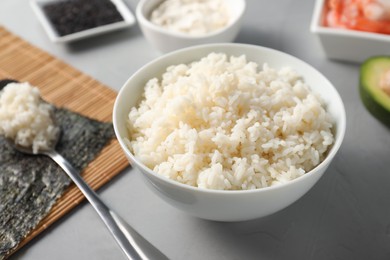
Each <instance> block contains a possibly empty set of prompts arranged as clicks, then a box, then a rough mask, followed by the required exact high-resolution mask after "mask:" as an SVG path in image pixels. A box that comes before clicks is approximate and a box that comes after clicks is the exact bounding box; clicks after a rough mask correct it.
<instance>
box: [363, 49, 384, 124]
mask: <svg viewBox="0 0 390 260" xmlns="http://www.w3.org/2000/svg"><path fill="white" fill-rule="evenodd" d="M389 76H390V56H378V57H372V58H369V59H368V60H366V61H365V62H364V63H363V64H362V65H361V67H360V88H359V89H360V97H361V99H362V101H363V104H364V105H365V107H366V108H367V110H368V111H369V112H370V113H371V114H372V115H373V116H375V117H376V118H377V119H378V120H380V121H381V122H383V123H384V124H385V125H387V126H388V127H390V92H389V91H388V87H390V86H384V84H389V85H390V77H389ZM385 88H386V89H387V90H386V91H385V90H384V89H385Z"/></svg>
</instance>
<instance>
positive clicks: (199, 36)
mask: <svg viewBox="0 0 390 260" xmlns="http://www.w3.org/2000/svg"><path fill="white" fill-rule="evenodd" d="M210 1H211V2H212V1H214V2H215V1H219V0H210ZM164 2H165V1H163V0H141V1H140V2H139V3H138V5H137V9H136V17H137V20H138V22H139V25H140V27H141V30H142V32H143V34H144V36H145V38H146V39H147V40H148V41H149V42H150V44H151V45H153V46H154V47H155V48H156V49H158V50H159V51H161V52H163V53H165V52H170V51H174V50H177V49H181V48H184V47H189V46H193V45H200V44H208V43H219V42H221V43H223V42H232V41H233V40H234V39H235V38H236V36H237V34H238V32H239V30H240V27H241V20H242V17H243V14H244V11H245V7H246V3H245V0H223V1H220V2H221V3H222V4H223V7H222V9H224V10H225V11H223V12H221V13H219V10H218V8H219V7H218V8H216V7H214V8H207V5H206V4H204V5H203V6H201V7H199V8H198V9H201V10H194V9H196V7H195V8H192V11H188V10H187V11H188V13H187V14H186V13H185V10H184V11H183V10H182V9H180V5H179V4H178V6H177V8H176V6H173V7H172V8H171V9H170V11H169V14H167V13H163V12H160V14H161V16H162V15H165V20H164V17H159V18H161V19H152V16H156V10H157V9H158V8H159V7H160V6H161V4H162V3H164ZM176 2H180V1H176ZM194 2H196V1H194ZM205 2H207V1H205ZM181 8H185V7H183V6H181ZM189 9H191V7H189ZM203 9H204V10H203ZM172 10H177V13H175V14H173V15H171V14H172V12H173V11H172ZM202 10H203V11H204V17H203V20H202V21H199V19H197V17H193V20H192V21H189V20H188V19H187V20H186V21H184V22H183V19H182V18H184V19H185V18H186V17H185V15H186V16H196V15H198V16H199V15H200V14H202ZM194 13H197V14H194ZM225 13H226V14H225ZM181 14H182V17H180V15H181ZM216 14H218V15H219V16H218V15H217V17H215V19H214V20H215V23H214V25H212V23H211V22H210V23H207V22H205V21H208V20H210V19H211V17H210V16H212V15H216ZM174 18H177V20H180V21H178V23H180V25H177V24H176V25H175V24H174V22H172V23H171V24H170V25H167V26H163V25H162V23H164V22H163V21H162V20H164V21H165V22H166V21H168V20H172V19H174ZM187 18H188V17H187ZM198 18H199V17H198ZM152 20H159V21H162V22H161V24H158V23H156V22H153V21H152ZM225 20H226V21H225ZM218 21H221V23H223V24H221V25H218V24H217V23H218ZM185 22H188V23H189V24H188V26H187V25H183V23H185ZM191 27H196V28H191ZM208 27H213V28H208ZM175 28H176V29H177V30H176V29H175ZM194 32H195V33H194Z"/></svg>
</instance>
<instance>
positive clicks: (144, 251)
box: [45, 150, 168, 260]
mask: <svg viewBox="0 0 390 260" xmlns="http://www.w3.org/2000/svg"><path fill="white" fill-rule="evenodd" d="M45 154H46V155H47V156H49V157H51V158H52V159H53V160H54V161H55V162H56V163H57V164H58V165H59V166H61V168H62V169H63V170H64V171H65V172H66V173H67V174H68V175H69V177H70V178H71V179H72V180H73V182H74V183H75V184H76V185H77V187H78V188H79V189H80V190H81V192H82V193H83V194H84V195H85V197H86V198H87V199H88V201H89V202H90V203H91V204H92V206H93V207H94V209H95V210H96V211H97V213H98V214H99V216H100V217H101V218H102V220H103V222H104V223H105V224H106V226H107V228H108V230H109V231H110V232H111V234H112V235H113V237H114V238H115V240H116V242H117V243H118V244H119V246H120V247H121V248H122V250H123V252H124V253H125V254H126V256H127V258H129V259H134V260H136V259H137V260H138V259H168V258H167V257H166V256H165V255H164V254H163V253H161V252H160V251H159V250H158V249H157V248H155V247H154V246H153V245H152V244H150V243H149V242H148V241H147V240H145V239H144V238H143V237H142V236H141V235H140V234H138V232H137V231H135V230H134V229H133V228H132V227H130V226H129V225H128V224H127V223H126V222H125V221H124V220H123V219H122V218H121V217H119V216H118V215H117V214H116V213H114V212H113V211H112V210H111V209H109V208H108V207H107V205H106V204H105V203H104V202H103V201H102V200H101V199H100V198H99V196H98V195H97V194H96V193H95V192H94V191H93V190H92V189H91V188H90V187H89V186H88V184H87V183H86V182H85V181H84V180H83V178H82V177H81V176H80V174H79V172H78V171H77V170H76V169H75V168H74V167H73V166H72V165H71V164H70V163H69V162H68V161H67V160H66V159H65V158H64V157H63V156H62V155H61V154H59V153H57V152H56V151H54V150H53V151H48V152H46V153H45Z"/></svg>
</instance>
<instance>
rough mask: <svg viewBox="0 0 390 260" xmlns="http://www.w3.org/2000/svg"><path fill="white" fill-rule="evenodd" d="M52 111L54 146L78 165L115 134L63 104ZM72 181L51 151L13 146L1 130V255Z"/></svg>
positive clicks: (83, 165) (106, 126)
mask: <svg viewBox="0 0 390 260" xmlns="http://www.w3.org/2000/svg"><path fill="white" fill-rule="evenodd" d="M1 88H2V87H1V86H0V90H1ZM53 116H54V119H55V121H56V122H57V124H58V125H59V126H60V128H61V138H60V140H59V143H58V144H57V146H56V150H57V151H58V152H59V153H60V154H62V155H63V156H64V157H65V158H66V159H67V160H68V161H69V162H70V163H71V164H72V165H73V166H74V167H75V168H76V169H78V170H80V171H81V170H82V169H84V168H85V167H86V166H87V165H88V163H89V162H91V161H92V160H93V159H94V158H95V157H96V155H97V154H98V153H99V152H100V151H101V149H102V148H103V147H104V146H105V145H106V144H107V142H108V141H109V140H110V139H112V138H113V137H114V131H113V128H112V124H111V123H102V122H99V121H96V120H92V119H89V118H86V117H84V116H82V115H79V114H77V113H74V112H71V111H69V110H66V109H63V108H55V111H54V113H53ZM70 182H71V180H70V179H69V178H68V176H67V175H66V173H65V172H63V170H62V169H61V168H60V167H59V166H58V165H57V164H56V163H55V162H54V161H52V160H51V159H50V158H49V157H46V156H41V155H25V154H22V153H20V152H17V151H16V150H15V149H13V148H12V147H11V146H10V145H9V144H8V143H7V142H6V140H5V138H4V137H3V136H0V259H3V258H4V257H5V256H6V255H7V254H8V253H9V252H10V251H11V250H12V249H14V248H15V247H16V246H17V245H18V244H19V243H20V242H21V240H22V239H23V238H25V237H26V236H27V234H28V233H29V232H30V231H31V230H32V229H34V227H36V226H37V225H38V223H39V222H40V221H41V220H42V219H43V218H44V217H45V216H46V215H47V214H48V213H49V211H50V209H51V207H52V206H53V204H54V203H55V201H56V200H57V199H58V198H59V197H60V196H61V195H62V193H63V192H64V190H65V189H66V188H67V187H68V185H69V184H70Z"/></svg>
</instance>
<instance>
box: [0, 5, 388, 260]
mask: <svg viewBox="0 0 390 260" xmlns="http://www.w3.org/2000/svg"><path fill="white" fill-rule="evenodd" d="M313 2H314V1H313V0H300V1H295V0H279V1H260V0H248V3H247V5H248V6H247V7H248V8H247V12H246V14H245V18H244V21H243V27H242V30H241V32H240V34H239V36H238V38H237V39H236V41H237V42H240V43H250V44H256V45H262V46H267V47H271V48H274V49H278V50H281V51H284V52H287V53H290V54H292V55H294V56H296V57H298V58H300V59H302V60H304V61H306V62H308V63H310V64H312V65H313V66H314V67H316V68H317V69H318V70H320V71H321V72H322V73H323V74H324V75H325V76H327V77H328V78H329V79H330V80H331V81H332V82H333V84H334V85H335V86H336V88H337V89H338V91H339V93H340V94H341V96H342V98H343V101H344V103H345V106H346V110H347V132H346V137H345V140H344V143H343V145H342V147H341V150H340V152H339V153H338V155H337V157H336V159H335V160H334V162H333V163H332V165H331V166H330V168H329V169H328V171H327V172H326V173H325V175H324V176H323V178H322V179H321V180H320V181H319V183H318V184H317V185H316V186H315V187H314V188H313V189H312V190H310V191H309V192H308V193H307V194H306V195H305V196H304V197H303V198H301V199H300V200H299V201H297V202H296V203H294V204H293V205H292V206H290V207H288V208H286V209H284V210H282V211H280V212H278V213H276V214H274V215H272V216H269V217H265V218H263V219H258V220H254V221H249V222H241V223H217V222H210V221H205V220H201V219H197V218H193V217H190V216H187V215H185V214H184V213H182V212H179V211H177V210H176V209H174V208H172V207H171V206H169V205H167V204H165V202H163V201H161V200H160V199H159V198H158V197H156V196H155V195H154V194H152V193H151V191H149V190H148V189H147V188H146V186H145V185H144V183H143V181H142V179H141V178H140V175H139V174H138V172H137V171H136V170H133V169H130V168H129V169H128V170H126V171H125V172H123V173H122V174H121V175H119V176H118V177H117V178H116V179H114V180H113V181H112V182H111V183H109V184H108V185H106V186H105V187H104V188H103V189H101V190H100V192H99V193H100V195H101V196H102V197H103V199H104V200H105V201H106V202H107V203H109V204H110V205H111V206H112V207H113V208H114V209H116V210H117V211H118V213H119V214H120V215H122V216H123V217H124V218H125V219H126V220H127V221H128V222H129V223H130V224H131V225H132V226H133V227H134V228H136V229H137V230H138V231H139V232H140V233H141V234H143V235H144V236H145V237H146V238H147V239H149V240H150V241H151V242H152V243H153V244H155V245H156V246H157V247H159V248H160V249H161V250H162V251H164V252H165V253H166V254H167V256H169V258H171V259H297V260H298V259H299V260H300V259H318V260H321V259H390V170H389V169H390V158H389V154H390V130H389V129H388V128H385V127H384V126H383V125H381V124H380V123H379V122H377V121H376V120H375V119H374V118H373V117H371V116H370V115H369V114H368V113H367V112H366V110H365V109H364V107H363V106H362V104H361V102H360V99H359V95H358V75H359V71H358V69H359V67H358V65H356V64H348V63H342V62H334V61H329V60H327V59H326V58H325V56H324V54H323V52H322V49H321V47H320V45H319V42H318V41H317V39H316V38H315V37H314V36H313V35H312V34H311V33H310V32H309V24H310V20H311V14H312V10H313V5H314V3H313ZM126 3H127V4H128V6H129V7H130V8H131V9H132V10H133V11H134V9H135V6H136V4H137V1H131V0H127V1H126ZM0 24H2V25H4V26H5V27H6V28H8V29H9V30H10V31H12V32H14V33H15V34H17V35H20V36H21V37H23V38H24V39H26V40H28V41H29V42H31V43H32V44H34V45H36V46H38V47H40V48H42V49H44V50H46V51H47V52H49V53H51V54H53V55H54V56H56V57H58V58H60V59H62V60H64V61H65V62H67V63H69V64H71V65H73V66H74V67H76V68H78V69H79V70H81V71H83V72H85V73H87V74H89V75H91V76H92V77H94V78H96V79H97V80H99V81H101V82H103V83H104V84H106V85H108V86H110V87H112V88H113V89H116V90H119V88H120V87H121V85H122V84H123V83H124V82H125V81H126V79H127V78H128V77H129V76H130V75H131V74H132V73H133V72H135V71H136V70H137V69H138V68H140V67H141V66H142V65H144V64H145V63H146V62H148V61H150V60H152V59H154V58H156V57H157V56H159V54H158V53H157V52H156V51H155V50H154V49H153V48H152V47H151V46H150V45H149V44H148V43H147V42H146V40H145V39H144V38H143V36H142V34H141V32H140V30H139V28H138V26H135V27H133V28H132V29H128V30H125V31H120V32H116V33H111V34H108V35H104V36H101V37H96V38H92V39H87V40H83V41H81V42H77V43H73V44H69V45H61V44H54V43H52V42H50V41H49V39H48V37H47V36H46V34H45V32H44V31H43V29H42V27H41V25H40V24H39V23H38V20H37V19H36V17H35V16H34V14H33V12H32V10H31V8H30V6H29V4H28V1H26V0H1V1H0ZM13 258H15V259H40V260H41V259H124V257H123V255H122V253H121V251H120V250H119V248H118V246H117V245H116V244H115V242H114V240H113V239H112V238H111V236H110V235H109V233H108V232H107V230H106V228H105V226H104V225H103V224H102V223H101V220H100V219H99V218H98V217H97V215H96V214H95V212H94V210H93V209H92V208H91V206H90V205H89V204H87V203H84V204H82V205H81V206H79V207H77V208H76V209H75V210H73V211H72V213H70V214H69V215H67V216H66V217H64V218H63V219H62V220H61V221H59V222H58V223H56V224H55V225H53V226H52V227H51V228H50V229H49V230H47V231H45V232H44V233H43V234H42V235H40V236H38V237H37V238H36V239H34V240H33V241H32V242H31V243H29V244H28V245H27V246H25V247H24V248H23V249H22V250H20V251H19V252H18V253H17V254H16V255H15V256H14V257H13Z"/></svg>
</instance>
